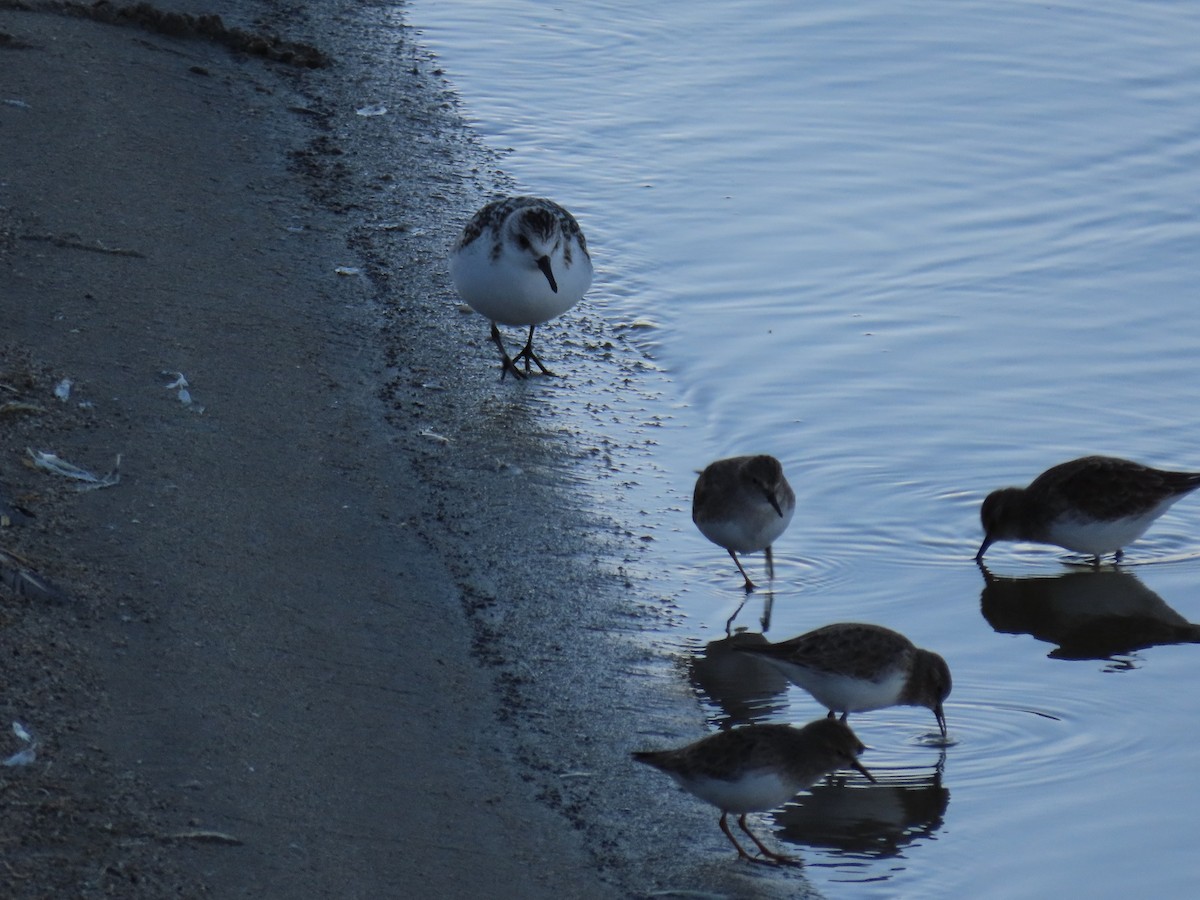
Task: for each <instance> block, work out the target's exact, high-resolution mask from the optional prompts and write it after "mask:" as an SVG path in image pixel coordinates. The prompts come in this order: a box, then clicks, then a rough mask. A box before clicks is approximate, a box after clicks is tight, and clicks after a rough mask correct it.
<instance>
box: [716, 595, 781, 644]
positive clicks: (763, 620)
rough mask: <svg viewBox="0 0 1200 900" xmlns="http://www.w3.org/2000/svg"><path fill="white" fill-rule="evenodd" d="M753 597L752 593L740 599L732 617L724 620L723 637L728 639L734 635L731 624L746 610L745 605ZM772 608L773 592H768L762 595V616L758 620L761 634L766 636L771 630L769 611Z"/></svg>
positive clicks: (773, 605) (773, 602)
mask: <svg viewBox="0 0 1200 900" xmlns="http://www.w3.org/2000/svg"><path fill="white" fill-rule="evenodd" d="M753 596H754V595H753V594H752V593H750V592H747V593H746V596H744V597H743V598H742V602H741V603H739V604H738V605H737V609H735V610H734V611H733V615H731V616H730V617H729V618H728V619H726V620H725V635H726V637H728V636H729V635H732V634H733V633H734V630H733V623H734V622H736V621H737V617H738V616H739V615H741V612H742V610H743V609H745V608H746V604H747V603H748V602H749V601H750V598H751V597H753ZM774 608H775V592H774V591H772V590H768V591H767V592H766V593H765V594H763V606H762V615H761V616H759V619H758V623H759V624H760V625H761V626H762V630H763V634H766V633H767V632H768V631H770V630H771V610H773V609H774Z"/></svg>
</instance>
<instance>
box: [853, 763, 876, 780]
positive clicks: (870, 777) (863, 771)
mask: <svg viewBox="0 0 1200 900" xmlns="http://www.w3.org/2000/svg"><path fill="white" fill-rule="evenodd" d="M850 765H851V766H853V767H854V769H855V771H857V772H858V773H859V774H860V775H863V776H865V777H866V779H867V781H869V782H871V784H876V783H877V782H876V781H875V776H874V775H872V774H871V773H870V772H868V771H867V767H866V766H864V765H863V764H862V763H860V762H859V761H858V760H857V759H856V760H854V762H852V763H850Z"/></svg>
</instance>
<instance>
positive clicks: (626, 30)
mask: <svg viewBox="0 0 1200 900" xmlns="http://www.w3.org/2000/svg"><path fill="white" fill-rule="evenodd" d="M409 15H410V21H411V22H412V23H413V24H414V25H416V26H417V28H418V30H419V34H420V39H421V40H422V41H423V42H425V43H426V44H427V45H428V46H430V47H431V48H432V49H433V50H434V51H435V52H436V53H437V54H438V55H439V57H440V59H441V61H442V63H443V64H444V66H445V69H446V71H447V74H448V75H449V76H450V78H451V79H452V81H453V83H454V84H455V86H456V87H457V89H458V90H459V91H460V93H461V96H462V100H463V103H464V106H465V109H466V111H467V113H468V115H469V116H470V117H471V119H472V120H473V123H474V125H475V127H476V128H477V129H478V131H479V132H480V134H481V135H482V136H483V138H484V139H485V140H486V141H487V142H488V143H489V144H490V145H491V146H493V147H496V148H501V149H506V150H507V151H508V152H507V153H506V155H505V158H504V160H503V167H504V168H505V170H506V171H507V172H509V173H510V174H511V175H513V177H514V178H515V179H516V181H517V183H518V185H519V188H520V189H521V190H523V191H527V192H531V193H538V194H544V195H547V196H552V197H554V198H556V199H558V200H559V201H561V202H562V203H564V204H565V205H566V206H567V207H568V208H570V209H571V210H572V211H573V212H574V213H575V214H576V215H577V216H578V218H579V219H580V221H581V223H582V225H583V227H584V229H585V231H586V233H587V235H588V239H589V242H590V244H591V246H592V248H593V257H594V259H595V262H596V267H597V278H596V283H595V286H594V287H593V289H592V291H591V293H590V294H589V296H588V299H587V300H586V301H585V303H586V304H587V305H588V306H589V308H590V310H591V311H600V312H602V314H603V315H605V316H606V317H607V318H609V320H610V321H611V322H613V323H616V324H617V326H618V327H626V328H628V329H629V333H630V334H631V335H632V336H633V339H634V340H635V341H636V342H637V343H638V344H639V346H640V347H641V348H642V350H643V351H644V353H645V354H646V355H647V357H648V358H649V359H650V360H651V361H652V362H653V363H654V364H655V365H656V366H657V367H659V368H660V369H661V370H662V371H663V373H665V377H666V379H667V382H668V383H669V385H670V392H669V393H668V394H666V395H664V396H662V397H661V398H659V399H660V401H661V406H660V407H659V408H653V409H646V410H645V412H644V423H643V424H646V423H648V424H649V425H651V426H653V433H654V438H655V440H654V444H653V446H652V447H649V448H648V449H647V457H646V460H645V464H644V466H643V468H642V469H641V471H640V472H638V473H637V475H636V477H635V478H631V479H629V480H627V481H624V482H622V485H621V487H622V491H623V494H622V497H623V499H622V502H623V503H625V504H627V505H628V506H629V507H631V508H633V509H635V510H636V511H637V516H636V521H635V522H633V523H631V525H630V527H632V528H634V529H635V530H636V536H637V537H638V538H643V539H645V540H646V541H647V542H649V544H650V546H651V547H652V550H651V552H650V554H649V557H650V558H651V560H652V561H651V562H650V563H648V565H649V567H650V568H651V571H650V573H649V574H650V575H651V577H652V578H653V580H654V584H655V585H656V586H657V587H658V588H659V589H660V590H661V593H662V594H663V596H666V597H669V598H671V600H672V602H673V604H674V607H673V608H674V612H675V615H674V616H672V617H666V618H664V619H663V622H664V624H663V625H662V630H661V632H659V633H656V634H655V635H654V636H653V637H654V638H655V639H656V640H659V641H661V642H663V643H666V644H667V645H668V646H670V647H672V648H674V651H675V652H676V653H677V655H678V658H679V660H680V665H679V670H678V674H679V677H681V678H688V679H691V680H692V683H694V684H695V685H696V695H697V701H698V703H700V704H701V706H702V708H703V709H704V711H705V714H706V715H707V716H708V717H709V718H710V720H711V721H712V722H713V723H714V725H720V724H723V723H726V722H728V721H731V720H741V721H744V720H748V719H760V720H765V719H772V720H790V721H796V722H803V721H806V720H807V719H810V718H812V717H814V716H816V715H819V714H820V713H821V710H820V709H819V708H817V707H816V705H815V703H814V702H813V701H811V700H810V699H808V698H807V696H806V695H804V694H803V693H802V692H800V691H799V690H798V689H795V688H788V687H787V686H786V685H784V684H782V683H779V682H778V680H777V679H773V678H772V677H771V676H770V675H769V674H766V675H764V674H763V673H755V672H753V671H752V672H745V671H740V670H738V669H736V668H735V670H734V673H733V675H732V679H730V678H729V677H725V678H722V677H721V676H722V673H725V674H726V675H727V672H726V667H725V666H723V664H722V660H721V658H720V657H719V656H718V654H719V651H720V646H719V645H718V647H717V648H716V650H713V651H711V652H709V650H708V648H709V645H710V644H711V643H712V642H719V641H721V640H722V639H724V638H725V637H726V628H727V624H728V625H729V627H731V628H734V629H737V628H744V629H747V630H750V631H759V630H761V629H762V621H763V619H764V613H765V612H767V607H768V604H769V613H770V616H769V622H768V625H769V627H768V628H767V630H766V633H767V636H768V637H769V638H771V639H773V640H779V639H782V638H786V637H789V636H791V635H793V634H796V633H799V632H801V631H805V630H808V629H810V628H812V627H816V626H818V625H821V624H825V623H827V622H831V621H838V620H863V621H872V622H878V623H880V624H884V625H888V626H890V627H894V628H896V629H898V630H900V631H902V632H904V633H906V634H907V635H909V636H910V637H911V638H912V639H913V640H914V641H915V642H916V643H917V644H918V645H920V646H924V647H928V648H930V649H934V650H937V651H938V652H940V653H942V655H944V656H945V657H946V659H947V660H948V662H949V663H950V666H951V668H952V670H953V672H954V678H955V686H954V692H953V694H952V695H951V697H950V700H949V702H948V704H947V709H946V712H947V717H948V719H949V725H950V731H951V737H952V745H951V746H949V747H947V748H945V749H944V752H943V750H942V749H941V748H939V747H937V746H934V745H933V743H932V742H931V741H930V740H929V739H928V738H929V734H930V731H931V730H932V729H933V728H934V723H933V718H932V716H931V715H930V714H929V712H928V711H927V710H921V709H897V710H886V711H881V712H877V713H872V714H868V715H862V716H859V717H856V719H855V720H854V721H853V724H854V727H855V729H856V731H857V732H858V733H859V735H860V737H862V738H863V740H864V741H865V742H866V743H867V744H868V745H869V747H870V748H871V749H870V750H869V751H868V753H867V754H866V756H865V757H864V762H866V763H867V765H868V766H869V767H870V768H871V769H872V771H874V772H875V773H876V775H877V776H879V777H880V780H881V784H880V785H878V786H870V785H864V784H862V783H859V782H855V781H854V779H848V784H847V785H846V786H845V787H844V789H842V790H837V789H833V788H823V789H819V790H817V791H815V792H813V794H812V795H802V796H801V797H800V798H798V799H797V801H796V802H795V803H794V804H793V805H792V806H789V807H788V808H787V809H786V810H785V811H784V812H782V813H780V814H778V815H776V816H775V817H774V818H775V824H776V827H777V828H778V829H779V830H778V831H777V834H776V836H777V837H778V838H779V839H780V840H782V841H784V842H785V843H786V842H791V843H792V844H794V846H795V851H794V852H796V853H797V854H798V855H800V856H802V858H803V859H804V860H805V862H806V869H805V872H806V874H807V877H808V878H809V879H810V880H811V881H812V882H813V883H814V884H816V885H817V886H819V887H821V888H823V889H824V890H826V892H827V893H830V894H832V895H838V896H842V895H848V894H853V895H855V896H872V895H874V896H897V895H906V896H962V895H963V894H965V893H966V892H968V891H970V893H971V895H972V896H988V895H994V896H1005V897H1010V896H1034V895H1038V896H1047V895H1052V894H1053V893H1054V892H1058V891H1062V892H1066V891H1069V890H1074V891H1083V892H1086V893H1087V894H1088V895H1091V896H1119V895H1126V894H1128V893H1130V892H1132V891H1134V890H1137V891H1138V892H1139V893H1140V894H1147V895H1155V896H1172V895H1181V894H1183V893H1184V890H1185V888H1190V887H1191V886H1192V885H1193V884H1194V882H1195V880H1196V878H1197V877H1198V876H1200V858H1198V857H1197V856H1196V854H1195V853H1194V852H1192V850H1191V847H1190V846H1189V843H1188V842H1189V839H1190V834H1191V831H1192V830H1193V828H1192V826H1194V821H1195V817H1194V814H1193V810H1194V809H1196V808H1197V806H1198V801H1200V796H1198V795H1200V757H1198V756H1197V754H1196V753H1195V750H1194V746H1193V738H1194V736H1195V733H1196V726H1195V724H1194V723H1195V722H1196V721H1197V716H1198V713H1200V697H1198V696H1197V695H1196V693H1195V692H1194V691H1191V690H1190V678H1191V677H1192V673H1193V671H1194V666H1195V664H1196V660H1197V656H1196V654H1197V650H1198V648H1197V647H1196V646H1193V645H1192V644H1190V643H1180V641H1183V640H1191V639H1192V638H1191V632H1190V630H1188V629H1187V628H1186V627H1185V626H1186V623H1187V622H1189V621H1200V598H1198V597H1197V595H1196V591H1195V586H1196V584H1197V582H1198V581H1200V537H1197V535H1198V534H1200V499H1196V498H1192V499H1188V500H1185V501H1183V502H1182V503H1180V504H1179V505H1178V506H1177V507H1175V509H1173V510H1172V511H1171V512H1170V513H1168V514H1167V515H1166V516H1165V517H1164V518H1163V519H1162V520H1160V522H1159V523H1158V524H1157V525H1156V526H1155V528H1154V529H1152V531H1151V532H1150V534H1149V535H1147V537H1146V538H1144V539H1143V540H1142V541H1140V542H1138V543H1137V544H1136V545H1134V547H1133V548H1132V549H1130V550H1129V551H1128V552H1127V560H1128V563H1129V565H1127V566H1125V567H1123V568H1122V570H1121V571H1120V572H1119V573H1114V572H1112V571H1103V570H1102V571H1100V572H1093V571H1090V570H1088V569H1087V568H1082V567H1079V566H1074V565H1066V564H1064V562H1063V561H1062V560H1063V555H1062V554H1061V553H1059V552H1057V551H1055V550H1053V549H1048V548H1032V547H1023V546H1016V547H1014V546H1013V545H1001V546H996V547H994V548H993V549H992V550H990V551H989V554H988V562H989V565H990V567H991V569H992V571H993V572H994V573H995V576H996V577H995V579H993V580H990V581H987V580H985V578H984V576H983V574H982V573H981V572H980V570H979V569H978V568H976V566H975V565H974V564H973V563H972V561H971V557H972V556H973V554H974V551H975V549H976V547H977V545H978V541H979V539H980V529H979V524H978V505H979V502H980V500H981V499H982V497H983V495H984V494H985V493H986V492H987V491H988V490H990V489H992V488H995V487H999V486H1002V485H1005V484H1020V483H1025V482H1027V481H1028V480H1030V479H1031V478H1032V477H1033V476H1034V475H1036V474H1037V473H1038V472H1040V471H1041V470H1042V469H1044V468H1046V467H1048V466H1049V465H1052V464H1053V463H1056V462H1059V461H1062V460H1064V459H1068V458H1071V457H1073V456H1078V455H1082V454H1084V453H1092V452H1103V453H1113V454H1116V455H1121V456H1127V457H1130V458H1134V459H1139V460H1141V461H1144V462H1147V463H1150V464H1154V465H1160V466H1163V467H1174V468H1200V423H1198V420H1197V416H1196V413H1195V407H1196V397H1197V396H1198V395H1200V391H1198V388H1200V371H1198V367H1197V366H1196V363H1195V353H1196V348H1197V347H1198V346H1200V319H1198V318H1197V316H1196V315H1195V313H1194V296H1193V295H1194V287H1193V283H1194V268H1195V261H1196V260H1197V259H1200V217H1198V216H1197V212H1198V210H1197V200H1196V198H1197V197H1200V119H1197V117H1196V116H1195V110H1196V109H1197V108H1198V107H1200V56H1197V54H1196V51H1195V48H1196V47H1197V46H1200V10H1197V9H1193V8H1192V7H1188V6H1183V5H1174V4H1165V3H1136V4H1135V3H1115V2H1113V3H1104V2H1101V3H1091V4H1059V5H1055V6H1053V7H1049V8H1047V7H1045V6H1044V5H1041V4H1032V3H1003V4H1002V3H991V2H981V3H973V4H953V5H951V4H927V3H919V2H914V3H905V4H899V5H897V4H885V3H870V2H868V3H859V4H853V5H846V4H835V3H828V2H818V3H810V4H804V5H803V7H799V8H789V5H786V4H772V3H767V2H742V3H738V4H735V5H730V4H728V3H714V2H701V3H684V2H682V0H671V2H664V3H659V4H640V3H632V2H616V0H611V2H599V0H598V2H587V3H578V4H574V5H569V6H566V7H562V8H559V7H554V6H551V5H548V4H542V3H534V2H516V0H511V2H487V3H483V2H478V3H467V2H460V3H455V4H446V3H438V2H435V0H418V2H415V3H413V4H411V6H410V14H409ZM573 316H575V317H577V316H578V313H569V314H568V315H567V316H565V317H564V318H563V319H562V320H560V321H559V322H558V323H553V324H551V325H549V326H547V328H546V329H545V333H546V335H547V337H548V338H549V343H548V344H547V345H546V346H547V349H549V348H551V347H552V346H553V341H554V340H558V339H562V338H563V336H564V334H565V333H566V330H567V329H570V328H571V327H572V322H573V321H578V319H577V318H576V319H574V320H573ZM551 355H552V354H551ZM547 358H548V359H550V356H548V357H547ZM552 367H553V366H552ZM745 452H770V453H773V454H775V455H776V456H778V457H779V458H780V459H781V460H782V461H783V463H784V466H785V469H786V470H787V471H788V472H789V473H790V477H791V481H792V484H793V487H794V488H795V490H796V494H797V514H796V517H795V519H794V521H793V523H792V525H791V527H790V530H789V531H788V532H787V533H786V534H785V535H784V536H783V537H782V538H781V539H780V540H779V542H778V543H777V545H776V548H775V549H776V579H775V582H774V588H773V590H769V591H768V590H761V591H759V592H756V593H755V594H753V595H751V596H750V597H749V598H748V599H747V598H745V597H744V594H743V593H742V591H741V588H740V579H739V578H738V577H737V573H736V570H735V569H734V568H733V566H732V563H731V562H730V561H729V559H728V557H727V556H726V555H725V553H724V551H722V550H720V549H719V548H717V547H714V546H713V545H711V544H708V543H707V542H706V541H705V540H704V538H703V537H702V536H701V535H700V534H699V533H698V532H697V531H696V530H695V528H694V527H693V525H692V523H691V521H690V515H689V510H690V495H691V487H692V483H693V481H694V478H695V474H694V470H696V469H697V468H699V467H701V466H703V465H704V464H705V463H707V462H708V461H710V460H712V459H715V458H718V457H721V456H727V455H733V454H737V453H745ZM583 487H584V489H585V490H594V492H595V497H596V501H597V502H598V503H604V502H608V501H610V500H611V496H610V497H607V498H606V496H605V491H606V490H607V489H609V488H611V485H610V484H606V485H604V486H602V487H595V488H592V487H590V486H589V484H588V483H587V481H586V479H584V481H583ZM747 565H748V569H749V571H750V572H751V574H752V575H754V574H755V573H756V572H759V571H761V566H762V561H761V558H760V557H750V558H749V560H747ZM743 599H746V602H745V605H744V606H742V607H741V608H740V609H739V605H740V604H741V601H742V600H743ZM731 617H732V618H731ZM724 662H725V663H728V660H725V661H724ZM731 684H732V686H730V685H731ZM846 883H852V884H853V885H854V888H853V890H850V889H849V888H847V887H846Z"/></svg>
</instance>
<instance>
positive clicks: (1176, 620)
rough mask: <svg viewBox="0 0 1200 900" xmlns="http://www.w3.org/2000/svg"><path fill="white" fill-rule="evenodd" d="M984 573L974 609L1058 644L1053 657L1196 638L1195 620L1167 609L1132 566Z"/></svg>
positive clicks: (1121, 665)
mask: <svg viewBox="0 0 1200 900" xmlns="http://www.w3.org/2000/svg"><path fill="white" fill-rule="evenodd" d="M981 569H982V571H983V579H984V586H983V593H982V594H981V595H980V607H981V610H982V612H983V617H984V618H985V619H986V620H987V621H988V624H989V625H991V626H992V628H994V629H995V630H996V631H998V632H1001V633H1005V634H1030V635H1033V636H1034V637H1035V638H1037V639H1038V640H1041V641H1046V642H1047V643H1051V644H1057V645H1058V646H1057V648H1056V649H1055V650H1053V651H1052V652H1051V653H1050V654H1049V655H1050V657H1051V658H1053V659H1104V660H1112V661H1113V662H1114V664H1115V665H1114V668H1116V669H1128V668H1136V665H1135V662H1134V660H1131V659H1120V658H1119V657H1127V656H1129V655H1130V654H1132V653H1134V652H1135V651H1138V650H1144V649H1146V648H1148V647H1156V646H1159V645H1163V644H1194V643H1200V626H1198V625H1195V624H1193V623H1191V622H1189V621H1188V620H1187V619H1185V618H1184V617H1183V616H1181V615H1180V614H1179V613H1177V612H1176V611H1175V610H1173V609H1172V608H1171V607H1169V606H1168V605H1167V604H1166V603H1164V602H1163V599H1162V598H1161V597H1159V596H1158V594H1156V593H1154V591H1152V590H1150V589H1149V588H1148V587H1146V586H1145V585H1144V584H1142V582H1141V580H1140V579H1138V577H1137V576H1136V575H1134V574H1132V573H1131V572H1128V571H1126V570H1122V569H1095V570H1071V571H1068V572H1063V573H1060V574H1055V575H1050V576H1045V575H1042V576H1035V577H1025V578H1008V577H1000V576H997V575H993V574H992V573H991V572H989V571H988V570H987V569H986V568H984V567H981Z"/></svg>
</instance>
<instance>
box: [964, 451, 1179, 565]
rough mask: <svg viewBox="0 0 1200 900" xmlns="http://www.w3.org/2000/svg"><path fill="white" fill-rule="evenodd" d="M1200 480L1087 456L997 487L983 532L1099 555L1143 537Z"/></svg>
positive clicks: (984, 514) (984, 510)
mask: <svg viewBox="0 0 1200 900" xmlns="http://www.w3.org/2000/svg"><path fill="white" fill-rule="evenodd" d="M1198 487H1200V473H1198V472H1169V471H1164V470H1162V469H1153V468H1151V467H1149V466H1144V465H1141V464H1140V463H1136V462H1131V461H1130V460H1127V459H1118V458H1116V457H1111V456H1085V457H1082V458H1080V459H1073V460H1071V461H1069V462H1065V463H1060V464H1059V465H1057V466H1054V467H1053V468H1050V469H1047V470H1046V471H1045V472H1043V473H1042V474H1041V475H1039V476H1038V477H1037V478H1035V479H1034V480H1033V481H1032V482H1031V483H1030V485H1029V487H1026V488H1019V487H1009V488H1001V489H1000V490H997V491H992V493H990V494H988V496H987V498H986V499H985V500H984V501H983V505H982V506H981V507H980V519H981V521H982V523H983V531H984V539H983V543H982V544H981V545H980V547H979V552H978V553H977V554H976V555H975V558H976V559H977V560H982V559H983V555H984V553H986V552H987V549H988V547H990V546H991V545H992V544H993V543H995V542H996V541H1031V542H1035V543H1042V544H1056V545H1058V546H1060V547H1065V548H1066V549H1067V550H1074V551H1076V552H1078V553H1087V554H1089V555H1091V556H1094V557H1095V558H1096V561H1097V562H1099V560H1100V557H1101V556H1102V555H1103V554H1105V553H1116V555H1117V558H1118V559H1120V557H1121V552H1122V549H1123V548H1124V547H1125V546H1126V545H1127V544H1130V543H1133V541H1135V540H1137V539H1138V538H1139V537H1141V536H1142V535H1143V534H1145V532H1146V530H1147V529H1148V528H1149V527H1150V526H1151V525H1152V524H1153V523H1154V521H1155V519H1157V518H1158V517H1159V516H1161V515H1162V514H1163V513H1164V512H1166V511H1167V510H1168V509H1169V508H1170V507H1171V506H1172V505H1173V504H1174V503H1175V502H1176V501H1178V500H1181V499H1182V498H1183V497H1185V496H1186V495H1187V494H1190V493H1191V492H1192V491H1194V490H1196V488H1198Z"/></svg>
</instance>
